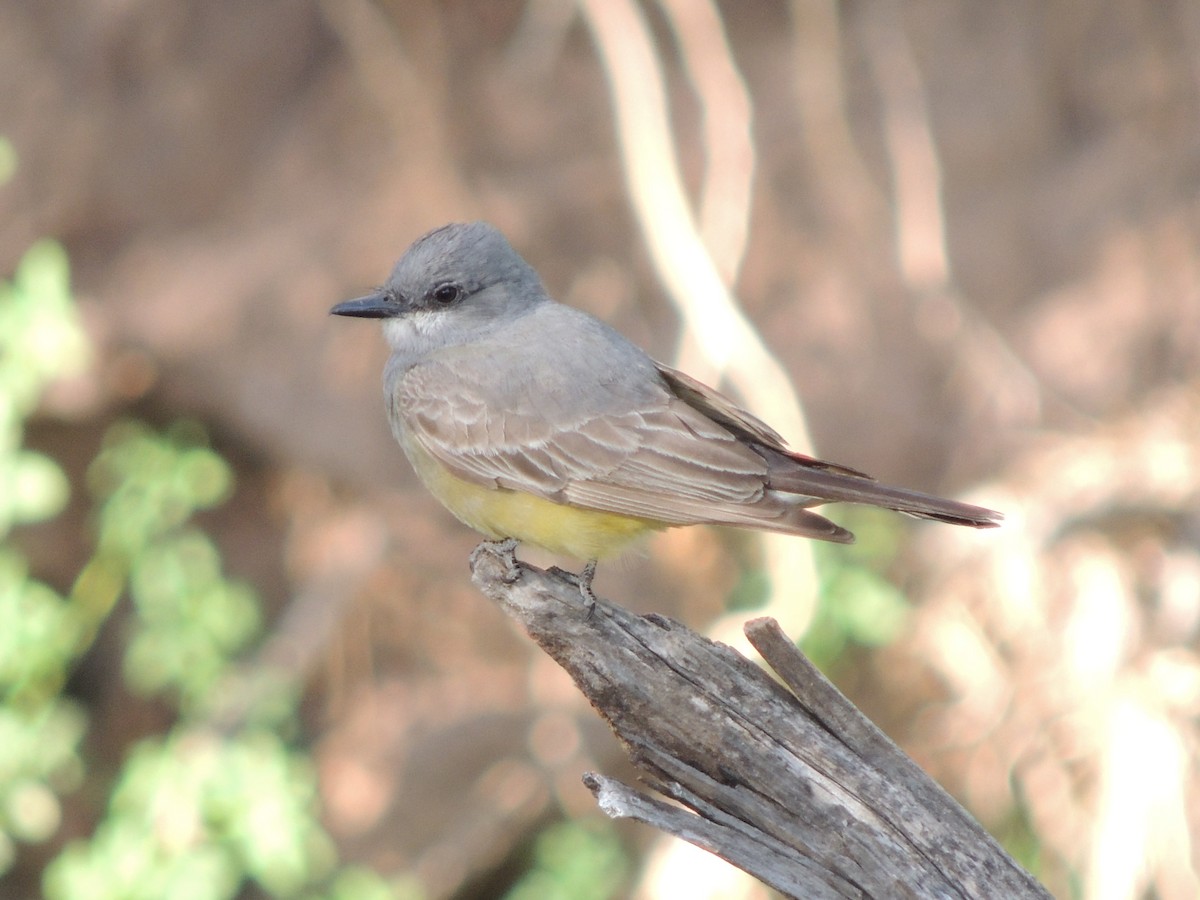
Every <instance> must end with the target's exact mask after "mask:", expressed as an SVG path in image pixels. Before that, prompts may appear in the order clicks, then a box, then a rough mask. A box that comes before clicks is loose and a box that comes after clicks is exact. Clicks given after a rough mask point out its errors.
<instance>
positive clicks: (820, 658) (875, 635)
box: [800, 507, 909, 671]
mask: <svg viewBox="0 0 1200 900" xmlns="http://www.w3.org/2000/svg"><path fill="white" fill-rule="evenodd" d="M901 521H902V520H900V519H898V518H897V517H896V516H895V514H894V513H890V512H887V511H885V510H881V509H875V508H873V507H850V508H849V509H847V510H846V512H845V514H844V515H843V516H842V524H844V525H845V526H846V527H848V528H849V529H850V530H851V531H853V532H854V534H855V537H856V540H855V542H854V543H853V544H838V545H825V544H817V545H816V546H815V547H814V548H813V551H814V553H815V554H816V561H817V573H818V577H819V581H820V583H819V592H818V600H817V611H816V615H815V616H814V617H813V621H812V624H811V625H810V626H809V629H808V631H807V632H805V634H804V638H803V639H802V640H801V641H800V648H801V649H802V650H803V651H804V652H805V653H806V654H807V655H808V657H809V658H810V659H811V660H812V661H813V662H814V663H816V664H817V666H819V667H820V668H821V669H822V670H824V671H829V669H830V667H832V666H833V665H834V663H835V662H836V660H837V659H838V658H839V657H840V656H841V655H842V654H843V652H844V651H845V650H846V649H847V647H849V646H859V647H883V646H886V645H887V644H890V643H891V642H892V641H894V640H895V639H896V638H897V637H899V636H900V632H901V630H902V629H903V628H904V626H905V623H906V622H907V620H908V614H909V603H908V598H907V597H905V596H904V593H903V592H902V591H901V590H900V589H899V588H898V587H896V585H894V584H893V583H892V582H891V581H889V580H888V577H887V571H888V569H889V567H890V566H891V565H892V563H893V562H894V561H895V559H896V556H897V554H898V553H899V552H900V547H901V541H902V540H903V534H904V529H903V526H902V524H901Z"/></svg>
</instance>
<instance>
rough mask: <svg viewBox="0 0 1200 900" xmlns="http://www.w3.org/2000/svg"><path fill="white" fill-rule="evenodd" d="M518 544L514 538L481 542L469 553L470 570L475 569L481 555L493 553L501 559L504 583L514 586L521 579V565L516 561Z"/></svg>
mask: <svg viewBox="0 0 1200 900" xmlns="http://www.w3.org/2000/svg"><path fill="white" fill-rule="evenodd" d="M520 543H521V542H520V541H518V540H517V539H516V538H504V539H503V540H500V541H483V542H482V543H481V544H480V545H479V546H478V547H476V548H475V549H474V550H472V551H471V568H472V569H474V568H475V563H476V561H477V560H478V559H479V555H480V554H481V553H495V554H496V555H497V556H499V557H501V562H503V563H504V576H503V578H504V583H505V584H515V583H516V581H517V580H518V579H519V578H520V577H521V564H520V563H519V562H518V561H517V547H518V546H519V545H520Z"/></svg>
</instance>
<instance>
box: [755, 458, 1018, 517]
mask: <svg viewBox="0 0 1200 900" xmlns="http://www.w3.org/2000/svg"><path fill="white" fill-rule="evenodd" d="M768 486H769V487H770V488H772V489H773V490H776V491H782V492H783V493H787V494H799V495H802V496H805V497H812V498H813V499H814V500H816V501H818V502H822V503H863V504H866V505H868V506H881V507H883V508H884V509H891V510H895V511H896V512H901V513H907V514H908V515H910V516H917V517H919V518H922V519H935V520H937V521H938V522H949V523H950V524H952V525H968V526H970V527H972V528H995V527H996V526H997V525H999V524H1000V523H1001V522H1003V521H1004V514H1003V513H998V512H996V511H995V510H992V509H985V508H984V507H982V506H972V505H971V504H970V503H960V502H959V501H957V500H946V499H944V498H942V497H935V496H933V495H932V494H922V493H921V492H920V491H910V490H907V489H906V488H898V487H890V486H888V485H886V484H880V483H879V482H877V481H875V480H874V479H872V478H870V477H868V476H865V475H862V476H860V475H852V474H848V473H846V472H845V471H841V470H839V469H834V468H826V467H825V465H824V464H823V463H822V462H821V461H820V460H813V459H810V458H809V457H806V456H803V455H801V454H796V455H794V456H793V455H792V454H787V455H782V454H781V456H780V457H777V458H775V459H772V460H771V474H770V480H769V481H768Z"/></svg>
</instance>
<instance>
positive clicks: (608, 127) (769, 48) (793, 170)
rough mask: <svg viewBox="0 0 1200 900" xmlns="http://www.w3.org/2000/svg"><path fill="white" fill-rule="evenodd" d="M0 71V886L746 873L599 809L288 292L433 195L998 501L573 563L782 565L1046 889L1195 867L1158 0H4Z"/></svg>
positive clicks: (831, 651) (829, 442)
mask: <svg viewBox="0 0 1200 900" xmlns="http://www.w3.org/2000/svg"><path fill="white" fill-rule="evenodd" d="M0 82H2V83H3V84H5V85H6V86H7V87H6V89H5V90H3V91H0V178H2V179H3V185H2V186H0V209H3V210H4V214H3V215H2V216H0V272H3V274H4V282H3V286H2V287H0V442H2V443H0V537H2V539H3V545H2V548H0V690H2V691H3V693H2V695H0V698H2V700H3V705H2V707H0V872H2V873H3V874H2V875H0V894H2V895H3V896H5V897H34V896H38V895H42V894H44V895H46V896H50V897H59V898H67V897H84V896H86V897H89V898H96V897H114V898H116V897H188V898H209V897H212V898H220V897H259V896H278V897H285V896H323V897H345V898H350V897H355V898H358V897H364V898H373V897H391V896H398V897H428V898H482V897H504V896H507V897H518V898H550V897H564V898H565V897H571V898H587V897H595V898H607V897H626V896H638V897H682V896H687V897H700V896H723V897H761V896H765V894H764V893H763V892H762V891H761V889H760V888H756V887H755V886H754V884H753V883H746V882H744V881H739V880H738V879H737V877H736V876H737V873H736V872H733V871H732V870H730V869H728V867H726V866H724V864H723V863H720V862H719V861H715V860H714V861H713V862H712V863H711V865H710V863H709V861H708V857H706V856H704V855H703V854H699V853H698V851H697V852H696V855H692V854H689V853H688V852H687V851H686V850H684V849H680V847H679V846H677V845H675V844H673V843H667V842H660V841H658V840H657V839H656V836H655V835H653V834H650V833H648V831H647V829H644V828H640V827H637V826H630V827H626V826H624V825H614V824H612V823H610V822H608V821H607V820H604V819H603V818H602V817H601V816H600V814H599V813H598V812H597V811H596V810H595V808H594V804H593V801H592V799H591V797H590V795H589V794H588V793H587V792H586V790H585V789H584V788H583V787H582V785H581V784H580V780H579V776H580V774H581V773H582V772H583V771H584V770H586V769H596V770H600V771H603V772H606V773H609V774H616V775H625V776H629V773H628V772H627V771H626V770H625V768H624V767H623V763H622V756H621V751H620V748H619V747H618V746H617V745H616V742H615V740H614V739H613V738H612V737H611V736H610V735H609V734H608V733H607V731H606V729H605V727H604V726H603V725H602V723H600V722H599V721H598V720H597V719H596V718H595V717H594V715H593V714H592V713H591V711H590V710H589V709H587V708H586V707H585V705H584V704H583V702H582V701H581V700H579V699H578V698H577V697H576V695H575V693H574V689H573V687H572V686H571V684H570V683H569V681H568V680H567V679H566V677H565V676H564V675H562V674H561V673H560V672H559V671H558V670H557V669H556V668H555V667H554V665H553V664H552V663H550V662H548V661H547V660H546V659H544V658H542V657H541V656H540V653H539V651H537V650H536V648H534V647H533V645H532V644H531V642H530V641H528V640H527V639H526V638H525V637H524V636H523V635H522V634H520V633H518V632H517V631H516V630H515V629H514V628H513V627H511V626H510V625H509V623H508V622H507V620H506V619H505V618H504V617H503V615H502V614H501V613H500V612H499V611H498V610H497V609H495V608H494V607H492V606H491V605H490V604H489V603H488V602H487V601H486V600H485V599H484V598H483V597H482V596H481V595H479V594H478V593H477V592H476V591H475V590H474V589H473V588H472V586H471V584H470V579H469V573H468V570H467V556H468V554H469V552H470V550H471V548H472V547H473V546H474V545H475V543H476V540H477V538H476V536H475V535H474V534H473V533H471V532H469V531H468V530H467V529H466V528H464V527H462V526H460V525H458V524H457V523H456V522H455V521H453V520H452V519H451V517H450V516H449V514H447V513H445V512H444V511H443V510H442V509H441V508H440V507H439V506H438V505H437V504H436V503H435V502H434V501H433V500H431V499H430V498H429V497H428V496H427V495H426V494H425V493H424V492H423V491H422V490H421V489H420V488H419V486H418V485H417V484H416V482H415V479H414V477H413V475H412V473H411V472H410V470H409V468H408V466H407V464H406V463H405V461H404V460H403V458H402V454H401V453H400V451H399V449H398V448H397V447H396V445H395V444H394V442H393V441H392V439H391V437H390V435H389V434H388V430H387V426H386V422H385V418H384V413H383V409H382V404H381V398H380V389H379V377H380V372H381V369H382V365H383V361H384V359H385V348H384V346H383V342H382V339H381V338H380V335H379V334H378V330H377V329H376V328H374V327H371V325H370V324H369V323H363V322H353V321H345V320H331V319H330V318H329V317H328V315H327V311H328V308H329V307H330V306H331V305H332V304H334V303H335V302H338V301H340V300H342V299H347V298H349V297H352V296H357V295H359V294H361V293H363V292H365V290H366V289H368V288H370V287H371V286H373V285H375V284H378V283H380V282H381V281H382V280H383V279H384V278H385V277H386V275H387V273H388V271H389V269H390V266H391V265H392V263H393V262H394V260H395V258H396V257H398V256H399V255H400V253H401V252H402V251H403V250H404V248H405V247H406V246H407V245H408V244H409V243H410V242H411V241H412V240H414V239H415V238H416V237H418V236H419V235H420V234H422V233H423V232H425V231H427V230H429V229H430V228H433V227H435V226H437V225H440V224H443V223H445V222H448V221H453V220H465V219H475V218H484V219H487V220H489V221H491V222H492V223H494V224H495V225H497V226H498V227H500V228H501V229H502V230H503V231H504V232H505V233H506V234H507V235H508V237H509V239H510V240H511V241H512V243H513V244H514V246H516V248H517V249H518V250H519V251H521V252H522V253H523V255H525V256H526V258H527V259H528V260H529V261H530V262H531V263H532V264H533V265H534V266H535V267H536V268H537V269H538V270H539V271H540V272H541V274H542V276H543V278H544V280H545V282H546V284H547V286H548V288H549V289H550V291H551V293H552V294H553V295H554V296H556V297H557V298H559V299H561V300H563V301H566V302H570V303H572V304H575V305H578V306H580V307H582V308H584V309H587V310H589V311H590V312H592V313H594V314H596V315H597V316H599V317H601V318H603V319H604V320H606V321H608V322H610V323H612V324H614V325H615V326H617V327H618V328H620V329H621V330H622V331H624V332H625V333H626V334H627V335H628V336H630V337H631V338H633V339H634V340H636V341H637V342H638V343H639V344H641V345H642V346H643V347H645V348H646V349H647V350H649V351H650V352H651V353H652V354H653V355H655V356H656V357H658V358H659V359H662V360H664V361H667V362H671V363H672V364H675V365H678V366H680V367H682V368H684V369H686V370H687V371H689V372H691V373H692V374H693V375H695V376H697V377H700V378H702V379H704V380H707V381H709V382H710V383H714V384H717V383H719V384H720V385H721V386H722V388H723V389H725V390H726V391H728V392H729V393H731V394H733V395H735V396H737V397H739V399H741V400H742V401H743V402H744V403H746V405H748V406H749V407H750V408H752V409H754V410H755V411H756V412H758V413H759V414H760V415H762V416H763V417H764V418H766V419H768V420H769V421H771V422H772V423H773V424H775V425H777V426H778V427H779V428H780V430H781V431H783V432H784V433H785V435H786V436H787V437H788V438H789V439H791V440H792V442H793V444H794V445H796V446H797V447H801V448H804V447H808V448H810V449H812V450H814V451H815V452H816V453H818V454H819V455H821V456H823V457H826V458H828V459H832V460H836V461H838V462H841V463H844V464H846V465H850V466H853V467H855V468H858V469H862V470H865V471H868V472H871V473H872V474H873V475H875V476H877V477H879V478H881V479H883V480H886V481H889V482H895V483H900V484H904V485H908V486H912V487H916V488H919V489H924V490H929V491H934V492H941V493H946V494H951V495H955V496H963V497H966V498H968V499H971V500H974V501H976V502H980V503H984V504H985V505H988V506H992V507H995V508H998V509H1002V510H1004V511H1005V512H1006V513H1007V514H1008V515H1009V524H1008V525H1007V526H1006V527H1005V528H1004V529H1002V530H1000V531H990V532H983V533H975V532H970V533H966V532H964V530H961V529H954V528H950V527H947V526H936V525H929V524H925V523H917V522H914V521H911V520H905V519H901V518H899V517H896V516H891V515H888V514H881V515H874V514H871V513H870V511H857V510H851V509H834V510H832V511H831V515H832V516H833V517H834V518H836V519H838V520H839V521H841V522H843V523H844V524H846V525H848V526H849V527H851V528H853V529H855V530H856V531H857V532H858V533H859V538H860V540H859V543H858V544H857V545H855V546H854V547H851V548H843V547H837V548H832V549H830V548H824V547H817V548H813V547H811V546H809V545H807V544H804V543H803V542H800V541H795V540H792V541H788V542H785V543H783V544H778V543H764V542H762V541H761V540H759V539H758V538H756V537H754V536H750V535H746V534H741V533H725V532H720V531H716V530H710V529H691V530H687V531H680V532H672V533H667V534H664V535H661V536H659V537H656V538H655V539H654V540H652V541H650V542H649V543H648V544H647V545H646V546H645V548H644V550H643V551H642V552H641V553H640V554H633V555H632V556H631V558H629V559H626V560H622V561H620V562H617V563H613V564H608V565H603V566H601V568H600V573H599V576H598V579H597V583H596V584H597V590H598V591H600V592H601V593H602V594H604V595H605V596H608V597H610V598H612V599H614V600H616V601H617V602H620V603H624V604H626V605H628V606H630V607H632V608H634V609H637V610H656V611H659V612H663V613H666V614H669V615H672V616H674V617H677V618H679V619H680V620H682V621H684V622H685V623H687V624H688V625H690V626H692V627H694V628H697V629H708V628H711V629H713V633H715V634H718V635H722V636H723V637H728V639H730V640H734V639H735V637H729V635H734V636H736V628H735V627H732V626H733V625H736V624H738V623H740V622H741V621H743V620H744V619H746V618H749V617H750V616H752V615H758V614H761V612H762V611H763V610H764V609H768V610H770V613H771V614H772V615H776V616H778V617H779V618H780V619H781V621H782V622H784V624H785V627H786V628H787V629H788V630H789V632H790V633H791V634H792V635H793V636H794V637H796V638H797V639H800V638H803V641H802V646H804V647H805V649H806V650H807V651H808V652H809V653H810V655H812V656H813V657H814V658H815V659H816V660H817V661H818V662H819V663H820V664H821V665H822V666H823V667H825V669H826V671H828V672H830V674H831V675H832V676H833V677H834V678H835V680H837V681H838V683H839V684H840V685H841V686H842V687H843V689H844V690H846V691H847V693H849V694H850V696H851V697H852V699H854V700H855V701H856V702H857V703H858V704H859V705H860V706H861V707H862V708H863V709H864V711H866V712H867V713H868V714H869V715H870V716H871V717H872V718H873V719H874V720H875V721H877V722H878V723H879V724H880V725H881V726H882V727H884V728H885V730H887V731H888V732H889V733H890V734H891V735H892V736H893V737H895V738H896V739H897V740H898V741H899V742H900V743H901V744H902V745H903V746H904V747H905V749H906V750H908V752H909V753H910V754H912V755H913V756H914V757H915V758H916V759H917V760H918V761H919V762H920V763H921V764H922V765H923V766H925V767H926V769H927V770H929V771H930V772H931V773H932V774H934V775H935V777H937V778H938V780H939V781H940V782H941V783H942V784H944V785H945V786H946V787H947V788H948V789H949V790H951V791H952V792H953V793H954V794H955V796H956V797H958V798H959V799H960V800H961V801H962V802H963V803H964V804H965V805H966V806H967V807H968V808H969V809H970V810H971V811H972V812H973V813H974V815H976V816H977V817H978V818H979V819H980V820H981V821H982V822H983V823H984V824H985V825H986V826H987V827H988V828H989V829H990V830H992V832H993V833H994V834H996V835H997V836H998V837H999V838H1000V839H1001V840H1002V841H1003V842H1004V844H1005V846H1006V847H1007V848H1008V849H1009V851H1010V852H1012V853H1013V854H1014V855H1015V856H1016V857H1017V858H1018V859H1019V860H1020V861H1021V862H1022V863H1023V864H1024V865H1025V866H1027V867H1028V868H1029V869H1030V870H1031V871H1033V872H1034V873H1035V874H1036V875H1037V876H1038V877H1039V878H1040V879H1041V880H1042V881H1043V882H1044V883H1045V884H1046V885H1047V887H1048V888H1049V889H1050V890H1051V891H1052V892H1053V893H1054V894H1055V895H1056V896H1060V897H1088V898H1114V900H1116V898H1136V897H1158V898H1189V897H1194V896H1197V894H1198V893H1200V878H1198V875H1197V872H1198V868H1200V849H1198V848H1197V839H1198V834H1200V832H1198V828H1200V764H1198V760H1200V752H1198V742H1200V728H1198V725H1197V723H1198V722H1200V366H1198V363H1200V6H1197V5H1196V4H1195V3H1194V2H1191V0H1164V2H1157V3H1140V2H1134V0H1120V2H1111V3H1099V2H1087V0H1076V2H1070V3H1057V4H1045V3H1040V2H1032V0H1015V2H1007V3H990V4H989V3H984V4H981V3H971V2H963V0H950V2H941V3H928V2H914V3H903V2H899V0H880V2H874V3H860V2H842V3H837V2H822V0H794V2H791V3H785V2H763V0H758V2H748V3H732V2H725V3H713V2H709V0H646V2H643V3H633V2H630V0H610V2H603V0H580V2H578V3H572V2H568V0H489V2H471V0H455V2H445V3H434V2H420V0H395V2H386V0H376V2H372V0H324V2H295V0H288V2H284V0H262V2H256V3H239V2H234V0H218V2H205V3H200V2H194V0H193V2H178V3H173V4H160V3H148V2H140V0H127V2H123V3H94V2H93V3H87V2H82V0H59V2H55V3H39V2H33V0H17V2H8V3H5V4H4V5H3V6H0ZM735 296H736V298H737V299H736V300H734V299H733V298H734V297H735ZM760 335H761V337H759V336H760ZM793 389H794V391H795V392H796V393H797V394H798V395H799V396H800V397H802V398H803V405H802V407H801V406H800V405H798V404H797V403H796V401H795V395H794V394H793V393H792V391H793ZM528 558H531V559H533V560H535V561H538V562H543V561H554V560H543V559H541V558H539V557H538V556H537V555H536V554H529V555H528ZM558 562H562V561H561V560H560V561H558ZM567 563H569V564H573V563H571V561H567ZM731 623H732V624H731ZM695 877H699V878H700V880H701V882H702V885H703V886H702V887H701V886H697V885H695V884H693V883H690V882H689V881H688V879H689V878H695Z"/></svg>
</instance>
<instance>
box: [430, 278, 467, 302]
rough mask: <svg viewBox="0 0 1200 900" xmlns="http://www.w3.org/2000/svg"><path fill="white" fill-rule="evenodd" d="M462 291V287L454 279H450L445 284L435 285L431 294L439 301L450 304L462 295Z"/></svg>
mask: <svg viewBox="0 0 1200 900" xmlns="http://www.w3.org/2000/svg"><path fill="white" fill-rule="evenodd" d="M462 292H463V291H462V288H461V287H459V286H458V285H457V284H455V283H454V282H452V281H448V282H446V283H445V284H439V285H438V286H437V287H435V288H434V289H433V290H432V291H431V292H430V296H431V297H433V299H434V300H436V301H437V302H438V303H442V304H446V305H449V304H451V303H453V302H454V301H455V300H457V299H458V298H459V297H461V296H462Z"/></svg>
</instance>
